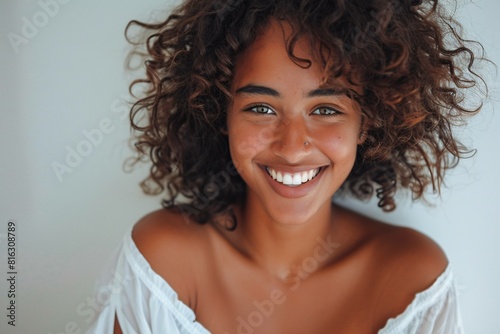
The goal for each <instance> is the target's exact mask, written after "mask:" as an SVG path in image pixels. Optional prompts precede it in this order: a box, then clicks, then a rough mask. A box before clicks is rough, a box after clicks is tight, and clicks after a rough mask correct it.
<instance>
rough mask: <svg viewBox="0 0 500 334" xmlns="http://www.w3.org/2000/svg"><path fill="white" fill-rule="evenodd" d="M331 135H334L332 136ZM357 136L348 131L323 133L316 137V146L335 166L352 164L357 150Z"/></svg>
mask: <svg viewBox="0 0 500 334" xmlns="http://www.w3.org/2000/svg"><path fill="white" fill-rule="evenodd" d="M332 133H334V134H333V135H332ZM357 139H358V138H357V135H355V132H354V131H350V130H349V129H345V130H340V129H339V130H337V131H334V132H331V133H328V132H324V133H321V135H320V136H318V137H317V141H316V142H317V143H318V144H317V145H320V148H321V150H322V151H323V152H325V153H326V154H327V155H328V156H329V157H330V159H331V160H332V161H333V162H334V163H337V164H341V163H347V164H349V165H351V164H354V160H355V158H356V151H357V148H358V140H357Z"/></svg>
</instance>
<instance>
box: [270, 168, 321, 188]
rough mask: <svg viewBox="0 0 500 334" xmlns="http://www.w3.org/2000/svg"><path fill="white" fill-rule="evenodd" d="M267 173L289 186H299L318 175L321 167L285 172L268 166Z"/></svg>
mask: <svg viewBox="0 0 500 334" xmlns="http://www.w3.org/2000/svg"><path fill="white" fill-rule="evenodd" d="M266 171H267V173H268V174H269V175H270V176H271V177H272V178H273V179H274V180H276V181H277V182H279V183H282V184H284V185H287V186H299V185H301V184H302V183H306V182H309V181H311V180H312V179H313V178H315V177H316V175H318V173H319V171H320V169H319V168H315V169H311V170H309V171H303V172H299V173H283V172H277V171H275V170H274V169H271V168H269V167H266Z"/></svg>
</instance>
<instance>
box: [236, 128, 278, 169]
mask: <svg viewBox="0 0 500 334" xmlns="http://www.w3.org/2000/svg"><path fill="white" fill-rule="evenodd" d="M228 136H229V147H230V150H231V157H232V158H233V161H234V160H242V159H243V160H244V159H250V158H252V157H253V156H255V155H256V154H257V153H258V152H260V151H262V150H264V149H265V148H266V147H267V146H268V145H269V144H270V143H271V142H272V140H273V136H274V132H273V129H272V127H270V126H255V125H252V124H251V123H243V124H230V126H229V131H228Z"/></svg>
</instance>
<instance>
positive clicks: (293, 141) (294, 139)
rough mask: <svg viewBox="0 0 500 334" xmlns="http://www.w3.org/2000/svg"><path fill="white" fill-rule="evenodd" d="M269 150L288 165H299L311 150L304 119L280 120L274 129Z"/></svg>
mask: <svg viewBox="0 0 500 334" xmlns="http://www.w3.org/2000/svg"><path fill="white" fill-rule="evenodd" d="M275 134H276V135H275V138H274V142H273V143H272V146H271V149H272V151H273V153H274V154H276V155H277V156H279V157H281V158H283V159H284V160H286V161H287V162H288V163H290V164H296V163H299V162H300V161H301V160H302V159H304V158H305V157H306V156H308V155H309V154H310V152H311V150H312V144H311V139H310V136H309V131H308V129H307V125H306V122H305V120H304V119H302V118H301V117H296V118H293V119H289V118H288V119H284V120H282V121H281V122H280V123H279V125H278V126H277V128H276V131H275Z"/></svg>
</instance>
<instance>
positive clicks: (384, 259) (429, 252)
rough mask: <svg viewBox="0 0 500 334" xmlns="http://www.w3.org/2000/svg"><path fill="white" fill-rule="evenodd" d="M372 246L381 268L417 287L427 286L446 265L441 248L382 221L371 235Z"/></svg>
mask: <svg viewBox="0 0 500 334" xmlns="http://www.w3.org/2000/svg"><path fill="white" fill-rule="evenodd" d="M374 246H375V247H377V249H378V252H377V255H376V256H377V257H378V260H379V261H380V263H381V264H382V266H383V268H386V269H387V270H388V272H389V273H390V275H398V276H399V277H401V280H403V281H405V282H407V283H408V284H412V285H413V286H414V288H415V289H417V290H422V289H425V288H427V287H429V286H430V285H431V284H432V283H433V282H434V281H435V280H436V278H438V277H439V275H441V274H442V273H443V272H444V270H445V269H446V266H447V265H448V259H447V257H446V255H445V253H444V251H443V250H442V248H441V247H440V246H439V245H438V244H437V243H436V242H435V241H434V240H432V239H431V238H430V237H428V236H427V235H425V234H423V233H421V232H419V231H416V230H414V229H412V228H408V227H402V226H394V225H389V224H385V226H384V227H383V228H382V229H381V233H380V234H378V235H377V237H376V238H374Z"/></svg>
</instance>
